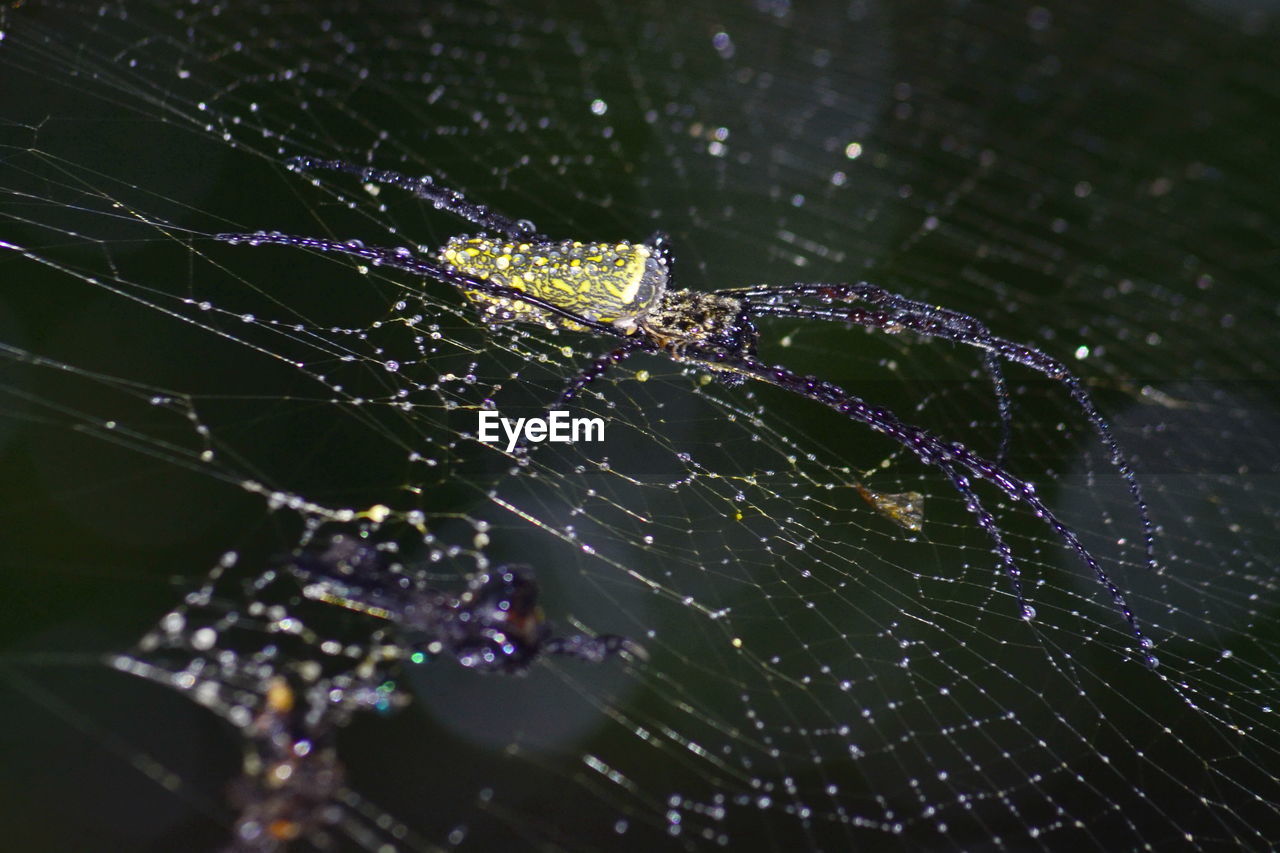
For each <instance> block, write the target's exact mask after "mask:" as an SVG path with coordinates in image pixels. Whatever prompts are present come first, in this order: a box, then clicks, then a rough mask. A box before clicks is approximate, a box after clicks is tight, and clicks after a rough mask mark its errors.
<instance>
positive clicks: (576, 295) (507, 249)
mask: <svg viewBox="0 0 1280 853" xmlns="http://www.w3.org/2000/svg"><path fill="white" fill-rule="evenodd" d="M440 260H441V261H443V262H444V263H446V264H448V265H449V266H451V267H453V268H455V269H457V270H459V271H460V272H463V273H466V274H467V275H471V276H475V277H476V278H481V279H485V280H487V281H491V282H493V283H495V284H499V285H502V286H504V287H509V288H511V289H512V290H517V291H520V292H521V293H527V294H529V295H530V296H535V297H537V298H539V299H542V300H544V301H546V302H549V303H551V304H552V305H555V306H557V307H560V308H564V309H565V310H566V311H569V312H572V313H574V314H577V315H578V316H580V317H583V318H584V319H587V320H592V321H595V322H599V323H609V324H612V325H614V326H616V327H618V328H619V329H622V330H624V331H627V332H631V331H633V330H635V328H636V325H637V321H638V320H640V319H641V318H643V317H644V316H645V315H647V314H648V313H649V312H650V310H652V309H653V307H654V306H655V305H657V304H658V302H659V301H660V300H661V298H662V295H663V292H664V290H665V289H666V284H667V278H668V275H669V273H668V270H667V267H666V262H665V261H664V260H663V259H662V258H661V257H660V256H659V255H658V253H657V252H655V251H653V249H651V248H650V247H649V246H648V245H646V244H644V243H630V242H625V241H622V242H617V243H580V242H577V241H573V240H564V241H558V242H517V241H511V240H495V239H492V238H489V237H455V238H453V239H451V240H450V241H449V242H448V243H446V244H445V246H444V248H443V249H441V250H440ZM465 293H466V296H467V298H469V299H470V300H471V301H473V302H475V303H477V304H478V305H480V306H481V307H482V308H484V309H485V310H486V312H487V313H488V314H489V315H490V316H491V318H492V319H494V320H496V321H499V322H507V321H514V320H520V321H526V322H533V323H554V324H556V325H559V326H563V327H566V328H571V329H580V328H581V327H580V326H577V325H576V324H574V323H573V322H572V321H571V320H567V319H564V318H561V317H556V316H551V315H550V314H549V312H547V311H544V310H543V309H541V308H539V307H538V306H536V305H532V304H530V303H528V302H522V301H520V300H519V299H507V298H505V297H501V296H495V295H493V294H490V293H483V292H480V291H477V290H469V291H465Z"/></svg>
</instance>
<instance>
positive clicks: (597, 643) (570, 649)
mask: <svg viewBox="0 0 1280 853" xmlns="http://www.w3.org/2000/svg"><path fill="white" fill-rule="evenodd" d="M542 653H543V654H547V655H563V656H565V657H571V658H578V659H580V660H585V661H590V662H591V663H600V662H601V661H603V660H605V659H606V658H611V657H613V656H614V655H617V654H627V655H630V656H632V657H635V658H638V659H640V660H648V659H649V653H648V652H646V651H645V650H644V646H641V645H640V644H639V643H637V642H635V641H634V640H632V639H630V638H629V637H623V636H619V635H618V634H599V635H597V636H594V637H588V636H585V635H583V634H573V635H572V636H568V637H552V638H551V639H549V640H547V642H546V643H544V644H543V646H542Z"/></svg>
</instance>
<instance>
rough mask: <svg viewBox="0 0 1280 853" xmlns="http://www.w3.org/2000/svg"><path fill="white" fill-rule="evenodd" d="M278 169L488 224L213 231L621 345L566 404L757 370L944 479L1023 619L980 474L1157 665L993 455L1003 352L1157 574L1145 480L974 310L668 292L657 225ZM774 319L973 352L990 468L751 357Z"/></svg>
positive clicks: (1020, 348)
mask: <svg viewBox="0 0 1280 853" xmlns="http://www.w3.org/2000/svg"><path fill="white" fill-rule="evenodd" d="M287 165H288V167H289V168H290V169H291V170H294V171H298V172H310V171H315V170H330V171H337V172H344V173H347V174H351V175H355V176H357V177H359V178H360V179H361V180H362V181H364V182H366V183H375V184H386V185H390V186H394V187H397V188H400V189H403V190H406V191H408V192H410V193H412V194H413V195H415V196H417V197H418V198H421V199H423V200H425V201H428V202H430V203H431V204H432V205H434V206H435V207H436V208H437V209H439V210H442V211H445V212H447V213H451V214H454V215H455V216H458V217H460V218H462V219H465V220H467V221H468V222H471V223H472V224H474V225H476V226H478V227H479V228H481V229H482V233H480V234H479V235H477V236H466V235H461V236H457V237H453V238H451V239H450V240H449V241H448V242H447V243H446V244H445V245H444V247H443V248H441V249H440V250H439V251H437V252H436V253H435V254H434V255H427V254H423V253H420V252H414V251H413V250H411V249H408V248H404V247H400V248H387V247H376V246H366V245H364V244H363V243H362V242H360V241H358V240H351V241H347V242H340V241H333V240H326V239H321V238H316V237H303V236H293V235H288V234H282V233H280V232H278V231H272V232H265V231H259V232H256V233H253V234H246V233H238V234H217V235H214V236H215V239H218V240H222V241H224V242H228V243H248V244H250V245H263V244H270V245H281V246H292V247H297V248H305V249H314V250H318V251H323V252H337V253H341V254H346V255H353V256H355V257H358V258H362V259H364V260H366V261H368V262H370V263H371V264H372V265H374V266H383V267H389V268H392V269H397V270H402V271H405V272H408V273H411V274H413V275H416V276H419V277H421V278H424V279H429V280H433V281H438V282H441V283H444V284H449V285H453V286H454V287H456V288H458V289H459V290H461V291H462V292H463V294H464V295H465V296H466V298H467V299H469V300H470V301H471V302H472V303H474V304H475V305H476V306H477V307H478V308H479V310H480V311H481V314H482V316H483V318H484V319H485V321H486V322H488V323H492V324H497V323H508V322H516V321H519V322H530V323H538V324H542V325H545V326H549V327H559V328H562V329H566V330H569V331H575V332H593V333H595V334H597V335H601V336H605V337H611V338H616V339H618V340H620V341H621V344H620V345H619V346H618V347H616V348H615V349H613V350H612V351H610V352H608V353H606V354H605V355H603V356H600V357H599V358H596V359H595V360H594V361H592V362H591V363H590V364H588V365H587V366H586V367H585V368H584V369H583V370H582V371H581V372H579V373H578V374H577V376H576V377H574V378H573V379H572V380H571V381H570V382H569V383H568V385H567V386H566V388H565V390H564V392H563V393H562V394H561V397H560V402H561V403H562V404H563V403H568V402H569V401H571V400H573V399H574V398H575V397H577V396H578V394H580V393H581V392H582V391H583V390H584V389H585V388H586V387H587V386H588V385H590V384H591V383H592V382H594V381H595V380H596V379H598V378H599V377H601V376H602V375H604V373H605V372H606V371H608V370H609V368H610V367H612V366H613V365H616V364H618V363H619V362H621V361H623V360H624V359H626V358H628V357H630V356H632V355H634V354H636V353H652V354H662V355H665V356H667V357H669V358H671V359H673V360H674V361H676V362H678V363H681V364H687V365H690V366H693V367H696V368H699V369H702V370H707V371H709V372H711V373H712V375H714V376H716V377H717V378H719V379H720V380H722V381H724V382H725V383H726V384H729V385H738V384H741V383H743V382H744V381H745V380H748V379H754V380H757V381H760V382H765V383H768V384H770V385H774V386H777V387H779V388H782V389H783V390H786V391H789V392H792V393H795V394H798V395H800V396H802V397H806V398H808V399H810V400H813V401H815V402H817V403H821V404H823V405H826V406H828V407H830V408H832V409H835V410H836V411H838V412H840V413H842V414H844V415H845V416H847V417H849V418H851V419H852V420H855V421H859V422H861V423H863V424H865V425H866V426H868V427H870V428H871V429H873V430H875V431H877V432H880V433H882V434H884V435H886V436H888V437H890V438H891V439H893V440H895V441H897V442H898V443H899V444H901V445H902V446H903V447H905V448H906V449H908V450H909V451H911V452H912V453H913V454H915V456H916V457H917V458H918V459H919V460H920V461H921V462H923V463H924V464H926V465H930V466H933V467H934V468H936V469H937V470H938V471H940V472H941V473H942V474H944V475H945V476H946V477H947V478H948V480H949V481H950V482H951V484H952V486H953V487H954V488H955V490H956V491H957V492H958V493H959V495H960V496H961V498H962V499H963V500H964V502H965V505H966V507H967V508H968V510H969V511H970V512H971V513H972V514H973V516H974V518H975V519H976V521H977V523H978V525H979V526H980V527H981V528H982V529H983V530H984V531H985V532H986V533H987V535H988V536H989V537H990V539H991V540H992V543H993V546H994V549H995V552H996V554H997V555H998V557H999V560H1000V563H1001V565H1002V567H1003V570H1004V572H1005V574H1006V576H1007V578H1008V580H1009V584H1010V586H1011V588H1012V591H1013V594H1014V596H1015V597H1016V599H1017V602H1018V605H1019V607H1020V610H1021V615H1022V617H1023V618H1024V619H1027V620H1032V619H1034V618H1035V609H1034V608H1033V607H1032V606H1031V605H1030V604H1029V603H1028V602H1027V600H1026V597H1025V596H1024V594H1023V590H1022V580H1021V569H1020V567H1019V566H1018V563H1017V561H1016V560H1015V559H1014V556H1013V552H1012V550H1011V548H1010V547H1009V546H1008V544H1007V543H1006V542H1005V540H1004V536H1003V533H1002V531H1001V529H1000V527H999V525H998V524H997V523H996V521H995V518H994V517H993V516H992V515H991V513H990V512H989V511H988V510H987V509H986V508H985V507H984V505H983V504H982V502H981V500H980V499H979V497H978V493H977V491H976V490H975V488H974V485H973V480H974V479H977V480H982V481H985V482H988V483H990V484H992V485H993V486H995V487H996V488H997V489H999V490H1000V491H1001V492H1003V493H1004V494H1005V495H1006V496H1008V497H1009V498H1010V499H1012V500H1014V501H1018V502H1020V503H1022V504H1024V505H1025V506H1026V507H1027V508H1028V509H1030V510H1031V511H1032V512H1034V513H1035V514H1036V516H1038V517H1039V518H1041V519H1042V520H1043V521H1044V523H1046V524H1047V525H1049V527H1050V528H1051V529H1052V530H1053V532H1054V534H1055V535H1057V536H1058V538H1059V539H1060V540H1061V541H1062V542H1064V543H1065V544H1066V545H1067V546H1068V547H1069V548H1070V549H1071V550H1072V551H1073V552H1074V553H1075V554H1076V556H1077V557H1078V558H1079V559H1080V561H1081V562H1082V563H1084V565H1085V566H1086V567H1087V568H1088V569H1089V570H1090V571H1091V572H1092V573H1093V575H1094V577H1095V578H1096V579H1097V581H1098V583H1099V584H1101V585H1102V586H1103V587H1104V588H1105V589H1106V591H1107V592H1108V594H1109V595H1110V597H1111V600H1112V602H1113V604H1114V606H1115V607H1116V609H1117V610H1119V612H1120V613H1121V614H1122V615H1123V617H1124V620H1125V622H1126V623H1127V625H1128V627H1129V630H1130V632H1131V633H1132V635H1133V637H1134V639H1135V640H1136V641H1137V644H1138V647H1139V649H1140V650H1141V651H1140V652H1139V654H1140V656H1141V657H1142V658H1143V660H1144V662H1145V663H1146V664H1147V665H1148V666H1150V667H1154V666H1156V664H1157V663H1158V662H1157V660H1156V658H1155V657H1154V656H1153V655H1152V654H1151V653H1150V650H1151V649H1152V648H1153V645H1154V644H1153V643H1152V641H1151V640H1150V639H1149V638H1147V637H1146V636H1145V635H1144V633H1143V632H1142V629H1141V628H1140V627H1139V624H1138V620H1137V618H1136V617H1135V616H1134V614H1133V611H1132V610H1131V609H1130V607H1129V605H1128V602H1127V601H1126V599H1125V596H1124V594H1123V593H1122V592H1121V591H1120V589H1119V587H1117V586H1116V584H1115V583H1114V582H1113V581H1112V580H1111V578H1110V577H1109V576H1108V575H1107V573H1106V571H1105V570H1104V569H1103V568H1102V566H1101V565H1100V564H1099V563H1098V561H1097V560H1096V559H1095V558H1094V556H1093V555H1092V554H1091V553H1090V552H1089V550H1088V549H1087V548H1086V547H1085V546H1084V544H1083V543H1082V542H1081V541H1080V539H1079V537H1078V536H1077V534H1076V533H1075V531H1073V530H1072V529H1070V528H1069V527H1067V526H1066V525H1065V524H1063V523H1062V522H1061V521H1060V520H1059V519H1058V517H1057V516H1056V515H1054V514H1053V512H1051V511H1050V509H1049V508H1048V507H1047V506H1046V505H1045V504H1044V502H1043V501H1042V500H1041V499H1040V498H1039V496H1038V495H1037V494H1036V491H1035V486H1034V484H1033V483H1031V482H1030V481H1027V480H1022V479H1020V478H1018V477H1016V476H1015V475H1013V474H1012V473H1010V472H1009V471H1008V470H1006V468H1005V467H1004V464H1003V461H1002V460H1003V457H1004V451H1005V446H1006V445H1007V442H1008V437H1009V434H1010V430H1009V420H1010V412H1011V403H1010V401H1009V396H1008V391H1007V389H1006V387H1005V383H1004V379H1003V375H1002V373H1001V369H1000V365H1001V363H1002V361H1009V362H1013V363H1017V364H1020V365H1023V366H1025V367H1028V368H1030V369H1032V370H1035V371H1038V372H1039V373H1042V374H1044V375H1045V376H1048V377H1049V378H1051V379H1054V380H1056V381H1058V382H1060V383H1062V385H1063V386H1065V388H1066V389H1067V391H1068V393H1069V394H1070V396H1071V398H1072V399H1073V400H1074V401H1075V403H1076V405H1078V406H1079V407H1080V409H1081V410H1082V412H1083V413H1084V415H1085V417H1086V418H1087V419H1088V421H1089V423H1090V425H1091V426H1092V428H1093V429H1094V431H1095V432H1096V433H1097V435H1098V437H1099V439H1100V441H1101V442H1102V444H1103V446H1104V448H1105V449H1106V451H1107V453H1108V456H1109V460H1110V463H1111V464H1112V466H1114V467H1115V469H1116V470H1117V471H1118V473H1119V474H1120V475H1121V477H1122V478H1123V479H1124V481H1125V482H1126V484H1127V486H1128V489H1129V493H1130V496H1131V498H1132V501H1133V504H1134V506H1135V508H1136V511H1137V514H1138V517H1139V519H1140V521H1141V524H1142V530H1143V537H1144V542H1145V551H1146V560H1147V564H1148V566H1149V567H1150V568H1151V569H1152V570H1156V571H1158V566H1157V563H1156V559H1155V529H1154V526H1153V524H1152V522H1151V519H1150V516H1149V514H1148V511H1147V504H1146V501H1145V499H1144V498H1143V495H1142V489H1141V487H1140V485H1139V483H1138V480H1137V477H1136V476H1135V474H1134V473H1133V470H1132V468H1131V467H1130V466H1129V463H1128V462H1127V460H1126V459H1125V457H1124V455H1123V454H1122V453H1121V450H1120V447H1119V444H1118V443H1117V441H1116V439H1115V437H1114V436H1113V435H1112V433H1111V429H1110V426H1109V425H1108V424H1107V421H1106V420H1105V419H1104V418H1103V417H1102V414H1101V413H1100V412H1099V411H1098V409H1097V407H1096V406H1095V405H1094V403H1093V400H1092V398H1091V397H1090V395H1089V393H1088V392H1087V391H1086V390H1085V388H1084V385H1083V383H1082V382H1081V381H1080V380H1079V379H1078V378H1077V377H1075V376H1074V375H1073V374H1072V373H1071V372H1070V371H1069V370H1067V368H1066V367H1065V366H1064V365H1063V364H1062V363H1061V362H1060V361H1058V360H1057V359H1054V358H1053V357H1052V356H1050V355H1048V354H1046V353H1044V352H1041V351H1040V350H1038V349H1036V348H1035V347H1032V346H1030V345H1027V344H1021V343H1017V342H1015V341H1011V340H1008V339H1005V338H1001V337H998V336H996V335H993V334H992V333H991V332H990V331H988V329H987V328H986V326H985V325H983V324H982V323H981V322H980V321H979V320H977V319H976V318H974V317H971V316H968V315H966V314H962V313H960V312H958V311H952V310H949V309H946V308H942V307H939V306H934V305H929V304H927V303H924V302H918V301H916V300H912V299H908V298H907V297H904V296H900V295H898V294H896V293H892V292H891V291H888V290H885V289H884V288H881V287H878V286H876V285H873V284H869V283H867V282H857V283H852V284H848V283H796V284H784V285H776V286H769V285H759V286H754V287H744V288H732V289H727V290H717V291H713V292H701V291H695V290H679V289H675V288H674V287H673V286H672V284H673V281H674V272H675V260H674V255H673V253H672V250H671V245H670V241H669V239H668V238H667V236H666V235H665V234H662V233H661V232H659V233H655V234H654V235H652V236H651V237H649V238H648V239H647V240H645V241H643V242H631V241H626V240H623V241H617V242H611V243H610V242H591V243H584V242H580V241H577V240H552V239H550V238H549V237H547V236H546V235H543V234H540V233H538V231H537V227H536V226H535V225H534V224H533V223H532V222H530V221H528V220H526V219H511V218H509V217H507V216H504V215H503V214H501V213H498V212H496V211H493V210H491V209H489V208H488V207H486V206H485V205H482V204H477V203H475V202H472V201H470V200H468V199H467V198H466V197H465V196H463V195H462V193H460V192H458V191H456V190H452V189H449V188H447V187H444V186H441V185H437V184H436V183H435V182H434V180H433V179H432V178H431V177H421V178H414V177H410V176H407V175H404V174H401V173H398V172H392V171H387V170H383V169H377V168H373V167H369V166H360V165H357V164H352V163H347V162H343V161H340V160H325V159H317V158H311V157H296V158H293V159H291V160H289V161H288V163H287ZM769 317H784V318H790V319H798V320H825V321H832V322H838V323H844V324H848V325H860V326H865V327H869V328H874V329H880V330H883V331H886V332H891V333H892V332H900V331H904V330H909V331H912V332H915V333H916V334H919V335H921V336H923V337H928V338H940V339H942V340H947V341H952V342H954V343H959V344H966V345H969V346H973V347H976V348H978V349H979V350H982V352H983V364H984V367H985V369H986V370H987V372H988V374H989V375H990V377H991V380H992V383H993V386H994V390H995V393H996V397H997V400H998V405H999V415H1000V420H1001V431H1002V438H1001V442H1000V450H999V452H998V455H997V458H996V460H995V461H992V460H990V459H987V458H985V457H983V456H980V455H979V454H977V453H975V452H974V451H972V450H970V449H968V448H967V447H965V446H964V445H963V444H961V443H960V442H956V441H947V440H944V439H942V438H939V437H937V436H934V435H933V434H931V433H929V432H926V431H925V430H924V429H921V428H920V427H917V426H914V425H912V424H909V423H906V422H904V421H902V420H901V419H900V418H898V417H897V416H896V415H895V414H894V413H893V412H891V411H889V410H887V409H885V408H882V407H878V406H875V405H872V404H870V403H868V402H866V401H864V400H863V399H861V398H859V397H857V396H855V395H854V394H851V393H849V392H848V391H845V390H844V389H842V388H840V387H838V386H836V385H834V384H832V383H830V382H826V381H824V380H822V379H818V378H816V377H813V376H801V375H799V374H797V373H794V372H793V371H791V370H788V369H787V368H786V367H782V366H773V365H769V364H768V363H766V362H764V361H761V360H760V359H759V357H758V353H757V341H758V340H759V337H760V333H759V330H758V329H757V327H756V321H757V320H758V319H760V318H769Z"/></svg>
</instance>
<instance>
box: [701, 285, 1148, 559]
mask: <svg viewBox="0 0 1280 853" xmlns="http://www.w3.org/2000/svg"><path fill="white" fill-rule="evenodd" d="M719 293H721V294H723V295H726V296H731V297H733V298H737V299H742V300H744V301H748V302H750V303H751V304H752V306H753V308H752V310H753V313H754V314H755V315H756V316H759V317H787V318H792V319H798V320H827V321H831V322H837V323H851V324H856V325H860V326H865V327H867V328H872V329H883V330H886V331H899V330H902V329H910V330H911V331H913V332H916V333H917V334H920V335H924V336H925V337H931V338H941V339H943V340H948V341H951V342H953V343H958V344H965V345H967V346H972V347H976V348H978V349H980V350H982V351H983V364H984V367H985V368H986V370H987V372H988V374H989V375H990V376H991V379H992V382H993V384H994V386H995V391H996V397H997V399H998V401H999V406H1000V419H1001V433H1002V438H1001V443H1000V448H1001V449H1000V452H999V454H998V455H997V461H998V462H999V463H1000V464H1003V457H1004V450H1005V447H1006V446H1007V444H1008V438H1007V436H1008V435H1009V422H1010V413H1011V411H1012V405H1011V403H1010V401H1009V393H1008V390H1007V388H1006V386H1005V383H1004V377H1003V374H1002V373H1001V371H1000V367H999V365H1000V361H1001V360H1002V359H1003V360H1004V361H1011V362H1014V363H1016V364H1021V365H1023V366H1024V367H1028V368H1030V369H1032V370H1034V371H1036V372H1038V373H1040V374H1042V375H1044V376H1047V377H1048V378H1050V379H1052V380H1054V381H1057V382H1061V383H1062V384H1063V385H1064V386H1065V387H1066V389H1067V392H1068V393H1069V394H1070V395H1071V399H1072V400H1074V401H1075V403H1076V405H1077V406H1078V407H1079V408H1080V410H1081V412H1083V414H1084V416H1085V418H1086V419H1087V420H1088V421H1089V424H1090V425H1091V426H1092V427H1093V430H1094V432H1095V433H1096V434H1097V436H1098V438H1099V440H1100V441H1101V442H1102V445H1103V447H1104V448H1106V451H1107V454H1108V456H1109V457H1110V459H1109V461H1110V463H1111V466H1112V467H1113V468H1114V469H1115V470H1116V471H1117V472H1118V473H1119V474H1120V476H1121V477H1122V478H1123V479H1124V481H1125V483H1126V485H1127V486H1128V488H1129V494H1130V497H1131V499H1132V501H1133V504H1134V507H1135V509H1136V510H1137V514H1138V518H1139V521H1140V523H1141V525H1142V532H1143V541H1144V546H1145V549H1144V550H1145V553H1146V558H1147V565H1148V567H1149V568H1150V569H1152V570H1153V571H1158V570H1159V564H1158V563H1157V561H1156V557H1155V525H1154V524H1153V523H1152V521H1151V516H1150V513H1149V511H1148V509H1147V502H1146V498H1145V497H1144V496H1143V493H1142V486H1141V485H1140V484H1139V483H1138V478H1137V475H1136V474H1134V472H1133V468H1132V467H1131V466H1130V464H1129V460H1128V459H1127V458H1126V457H1125V455H1124V453H1122V452H1121V450H1120V444H1119V442H1118V441H1117V440H1116V438H1115V436H1114V434H1113V433H1112V432H1111V426H1110V424H1108V423H1107V420H1106V418H1104V417H1103V416H1102V413H1101V412H1100V411H1099V410H1098V407H1097V406H1096V405H1095V404H1094V402H1093V397H1092V396H1091V395H1090V394H1089V392H1088V390H1086V388H1085V386H1084V383H1083V382H1081V381H1080V379H1079V378H1078V377H1076V376H1075V374H1073V373H1072V372H1071V371H1070V370H1068V369H1067V367H1066V365H1064V364H1063V363H1062V362H1060V361H1058V360H1057V359H1056V358H1054V357H1053V356H1051V355H1049V354H1048V353H1045V352H1042V351H1041V350H1039V349H1036V348H1035V347H1033V346H1030V345H1029V344H1022V343H1018V342H1017V341H1011V340H1009V339H1007V338H1002V337H999V336H998V335H994V334H992V333H991V332H990V331H989V330H988V329H987V327H986V326H985V325H984V324H983V323H982V322H981V321H980V320H978V319H977V318H976V317H971V316H969V315H968V314H964V313H961V312H959V311H953V310H951V309H949V308H942V307H938V306H934V305H929V304H927V303H924V302H918V301H916V300H914V299H908V298H907V297H905V296H901V295H899V294H896V293H893V292H892V291H889V290H885V289H884V288H882V287H878V286H876V285H874V284H869V283H867V282H857V283H855V284H826V283H814V284H803V283H800V284H790V285H778V286H761V287H750V288H742V289H736V290H724V291H719ZM802 298H808V299H814V300H817V301H818V302H819V304H817V305H814V304H806V303H803V302H801V301H800V299H802ZM851 302H856V303H863V305H847V303H851ZM835 303H846V304H842V305H836V304H835ZM864 305H865V307H864Z"/></svg>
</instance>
